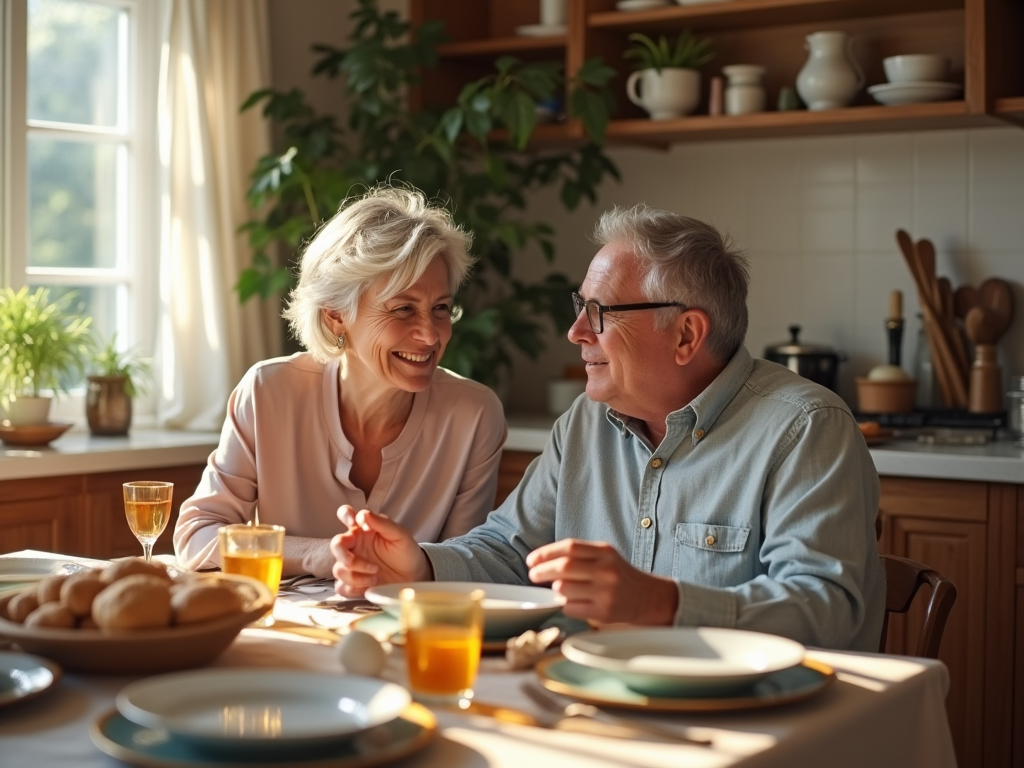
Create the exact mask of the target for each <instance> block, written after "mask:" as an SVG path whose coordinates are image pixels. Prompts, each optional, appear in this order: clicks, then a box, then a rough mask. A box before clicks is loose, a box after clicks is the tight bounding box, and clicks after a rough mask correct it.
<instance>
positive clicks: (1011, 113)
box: [996, 96, 1024, 123]
mask: <svg viewBox="0 0 1024 768" xmlns="http://www.w3.org/2000/svg"><path fill="white" fill-rule="evenodd" d="M996 114H997V115H999V116H1000V117H1006V118H1009V119H1010V120H1012V121H1014V122H1016V123H1024V96H1013V97H1011V98H1007V99H996Z"/></svg>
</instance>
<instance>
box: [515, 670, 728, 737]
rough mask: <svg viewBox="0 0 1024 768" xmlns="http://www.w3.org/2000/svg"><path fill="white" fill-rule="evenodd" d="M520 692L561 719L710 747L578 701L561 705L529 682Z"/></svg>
mask: <svg viewBox="0 0 1024 768" xmlns="http://www.w3.org/2000/svg"><path fill="white" fill-rule="evenodd" d="M522 690H523V693H525V694H526V695H527V696H528V697H529V698H530V699H531V700H532V701H533V702H534V703H535V704H537V705H539V706H540V707H541V708H542V709H545V710H547V711H548V712H551V713H553V714H556V715H560V716H561V717H582V718H587V719H590V720H596V721H598V722H602V723H606V724H608V725H615V726H618V727H620V728H629V729H631V730H634V731H638V732H640V733H646V734H648V735H650V736H657V737H658V738H661V739H666V740H669V741H677V742H681V743H683V744H693V745H696V746H701V747H709V746H711V740H710V739H695V738H691V737H689V736H683V735H682V734H679V733H677V732H676V731H672V730H669V729H668V728H661V727H659V726H657V725H653V724H651V723H645V722H642V721H640V720H634V719H633V718H629V717H622V716H621V715H613V714H610V713H608V712H605V711H604V710H603V709H600V708H598V707H595V706H594V705H593V704H584V703H582V702H579V701H573V702H570V703H568V704H562V703H561V702H560V701H559V700H558V699H556V698H555V696H554V694H552V693H550V692H548V691H547V690H546V689H544V688H542V687H541V686H539V685H538V684H536V683H534V682H531V681H529V680H527V681H526V682H524V683H523V684H522Z"/></svg>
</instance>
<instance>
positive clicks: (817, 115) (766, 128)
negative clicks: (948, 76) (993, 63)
mask: <svg viewBox="0 0 1024 768" xmlns="http://www.w3.org/2000/svg"><path fill="white" fill-rule="evenodd" d="M996 124H998V121H997V120H996V119H995V118H993V117H991V116H989V115H973V114H970V113H969V112H968V111H967V105H966V104H965V103H964V102H963V101H939V102H932V103H928V104H904V105H900V106H891V107H887V106H881V105H879V106H865V107H849V108H847V109H830V110H822V111H820V112H808V111H805V110H794V111H792V112H761V113H759V114H756V115H739V116H727V115H722V116H715V117H711V116H708V115H694V116H692V117H681V118H676V119H674V120H647V119H643V118H641V119H636V120H613V121H612V122H611V123H610V124H609V125H608V142H609V143H615V144H653V145H668V144H672V143H675V142H682V141H722V140H728V139H757V138H768V137H776V136H822V135H827V134H836V133H877V132H880V131H916V130H930V129H938V128H972V127H973V128H976V127H980V126H985V125H996Z"/></svg>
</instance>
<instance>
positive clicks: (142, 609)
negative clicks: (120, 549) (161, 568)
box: [92, 574, 171, 629]
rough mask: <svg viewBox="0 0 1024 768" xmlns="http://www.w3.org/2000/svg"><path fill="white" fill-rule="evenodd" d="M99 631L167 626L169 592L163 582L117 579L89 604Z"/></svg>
mask: <svg viewBox="0 0 1024 768" xmlns="http://www.w3.org/2000/svg"><path fill="white" fill-rule="evenodd" d="M92 617H93V619H94V620H95V622H96V624H97V625H98V626H99V627H100V629H154V628H157V627H166V626H168V625H169V624H170V623H171V590H170V587H169V586H168V582H167V580H166V579H161V578H160V577H158V576H146V575H142V574H135V575H134V576H125V577H124V578H122V579H118V580H117V581H115V582H114V583H113V584H111V585H110V586H109V587H107V588H106V589H104V590H103V591H102V592H100V593H99V594H98V595H97V596H96V599H95V600H93V603H92Z"/></svg>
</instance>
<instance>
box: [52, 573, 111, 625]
mask: <svg viewBox="0 0 1024 768" xmlns="http://www.w3.org/2000/svg"><path fill="white" fill-rule="evenodd" d="M106 586H107V585H106V584H105V583H103V581H101V580H100V576H99V574H98V573H93V572H92V571H89V572H87V573H73V574H72V575H70V576H68V577H67V579H65V580H64V583H63V584H62V585H61V588H60V602H61V604H62V605H63V606H64V607H65V608H67V609H68V610H69V611H71V612H72V613H73V614H74V615H75V616H76V617H79V618H80V617H82V616H88V615H89V614H90V613H91V612H92V601H93V600H94V599H95V597H96V595H98V594H99V593H100V592H102V591H103V589H104V587H106Z"/></svg>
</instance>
